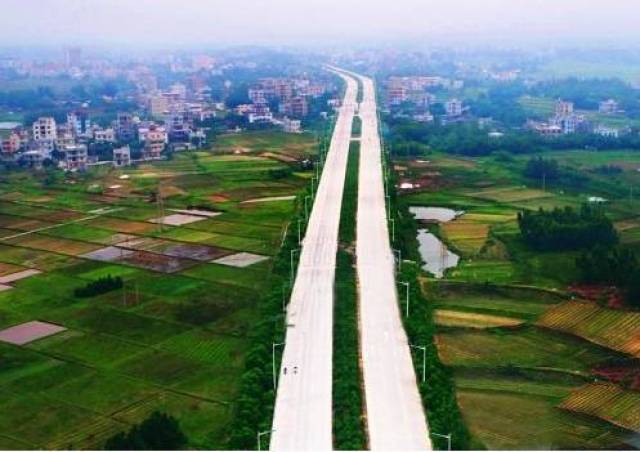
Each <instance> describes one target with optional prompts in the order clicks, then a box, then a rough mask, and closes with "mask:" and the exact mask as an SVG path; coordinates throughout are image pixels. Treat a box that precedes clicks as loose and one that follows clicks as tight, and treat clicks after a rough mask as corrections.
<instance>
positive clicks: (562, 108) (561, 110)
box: [556, 100, 573, 116]
mask: <svg viewBox="0 0 640 452" xmlns="http://www.w3.org/2000/svg"><path fill="white" fill-rule="evenodd" d="M572 114H573V102H566V101H563V100H558V101H557V102H556V116H569V115H572Z"/></svg>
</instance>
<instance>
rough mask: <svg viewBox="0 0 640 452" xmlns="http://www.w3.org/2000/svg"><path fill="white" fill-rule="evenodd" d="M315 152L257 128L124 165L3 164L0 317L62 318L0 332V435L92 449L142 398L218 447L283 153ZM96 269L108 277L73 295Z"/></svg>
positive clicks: (292, 185) (281, 229)
mask: <svg viewBox="0 0 640 452" xmlns="http://www.w3.org/2000/svg"><path fill="white" fill-rule="evenodd" d="M236 147H241V148H242V149H241V152H235V150H236V149H235V148H236ZM315 152H316V144H315V140H314V138H313V136H311V135H308V134H302V135H286V134H282V133H276V132H259V133H246V134H234V135H230V136H221V137H219V139H218V142H217V143H216V144H215V145H214V147H213V148H212V149H211V150H206V151H205V150H203V151H193V152H187V153H176V154H175V155H173V157H172V158H171V159H169V160H165V161H158V162H155V163H150V164H141V165H138V166H135V167H132V168H123V169H118V170H115V169H111V168H106V167H95V168H92V169H90V170H89V171H88V172H87V173H85V174H67V175H63V174H62V173H50V172H43V173H37V174H36V175H35V177H34V175H33V173H26V172H15V173H11V174H3V175H2V176H1V177H0V213H1V214H0V228H1V234H0V275H1V276H2V277H3V278H5V277H9V279H7V282H6V283H3V284H2V285H1V287H0V288H4V290H2V291H0V330H5V329H7V328H10V327H15V326H19V325H23V324H26V325H27V326H25V327H24V328H31V329H32V330H33V329H34V328H41V329H43V328H47V327H44V326H38V325H39V324H37V325H36V324H34V325H30V324H28V323H27V322H33V321H39V322H46V324H51V325H54V326H60V327H64V328H65V330H64V331H58V330H56V333H55V334H50V335H47V336H46V337H39V338H35V336H34V339H33V340H28V341H27V342H24V343H23V344H22V345H16V344H11V343H8V342H2V341H1V340H0V357H1V359H2V361H3V363H5V365H3V366H2V367H1V368H0V393H1V394H2V401H1V402H0V413H3V414H0V448H2V449H7V448H27V449H42V448H54V449H55V448H73V449H94V448H101V447H102V444H103V442H104V441H105V439H106V438H108V437H109V436H111V435H113V434H114V433H116V432H118V431H122V430H125V429H128V428H130V426H131V425H134V424H137V423H140V422H141V421H142V420H143V419H144V418H145V417H147V416H148V415H149V414H150V413H151V412H153V411H155V410H160V411H165V412H167V413H169V414H171V415H173V416H175V417H176V418H177V419H178V421H179V422H180V426H181V428H182V429H183V430H184V431H185V433H186V435H187V437H188V438H189V447H192V448H201V449H215V448H223V447H225V445H226V444H227V437H228V434H229V431H228V429H229V425H230V422H231V419H232V413H233V410H234V401H235V399H236V397H237V394H238V387H239V383H240V380H241V376H242V373H243V370H244V365H245V358H246V353H247V347H248V344H249V343H250V341H251V337H252V330H253V327H254V325H255V323H256V322H257V321H258V320H259V308H260V305H261V300H262V297H263V295H264V293H265V291H266V290H268V289H269V288H270V287H271V284H272V281H271V276H272V258H273V256H274V255H275V254H276V253H277V252H278V251H279V249H280V246H281V243H282V241H283V238H284V236H285V234H286V232H287V231H288V230H289V229H292V230H293V228H297V227H298V222H297V221H295V219H294V215H296V211H297V209H298V208H299V206H300V205H301V202H300V194H301V193H302V192H303V190H304V189H305V188H306V186H307V184H308V174H309V173H305V172H304V171H302V170H301V169H300V168H298V167H297V166H296V162H297V161H298V160H299V159H302V158H307V157H311V158H312V157H313V156H314V154H315ZM270 197H278V198H277V199H271V200H269V201H268V202H244V201H248V200H255V199H262V198H270ZM289 225H291V226H289ZM296 232H297V231H296ZM25 270H37V271H34V272H28V273H23V274H21V275H20V276H21V277H20V278H16V279H15V280H13V279H12V278H11V276H12V275H18V274H20V272H24V271H25ZM106 276H112V277H116V276H118V277H121V278H122V279H123V281H124V287H123V288H122V290H112V291H108V292H106V293H103V294H99V295H95V296H92V297H88V298H77V297H76V296H74V290H75V289H77V288H79V287H84V286H86V285H87V283H89V282H92V281H96V280H98V279H99V278H104V277H106ZM3 281H4V279H3ZM15 331H17V333H19V334H23V333H22V332H21V330H13V331H9V333H7V334H9V336H7V337H16V336H15V334H17V333H15ZM25 331H27V333H28V331H30V330H25ZM34 331H36V333H37V331H39V330H34ZM43 331H48V330H46V329H43ZM11 334H13V336H11ZM28 334H30V333H28ZM34 334H35V333H34ZM1 337H2V336H1V334H0V338H1ZM20 337H21V338H22V337H23V336H20ZM29 339H31V338H30V337H29ZM20 340H21V341H22V339H20Z"/></svg>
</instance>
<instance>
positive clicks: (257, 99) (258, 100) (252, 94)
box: [249, 88, 267, 104]
mask: <svg viewBox="0 0 640 452" xmlns="http://www.w3.org/2000/svg"><path fill="white" fill-rule="evenodd" d="M249 99H251V102H253V103H254V104H264V103H266V102H267V92H266V91H265V90H264V89H262V88H249Z"/></svg>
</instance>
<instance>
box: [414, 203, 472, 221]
mask: <svg viewBox="0 0 640 452" xmlns="http://www.w3.org/2000/svg"><path fill="white" fill-rule="evenodd" d="M409 212H411V213H412V214H413V216H414V217H416V220H424V221H437V222H440V223H446V222H447V221H451V220H453V219H455V218H456V217H458V216H460V215H462V214H463V213H464V212H457V211H455V210H453V209H447V208H445V207H417V206H414V207H409Z"/></svg>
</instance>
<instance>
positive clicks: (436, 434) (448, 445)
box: [431, 432, 451, 450]
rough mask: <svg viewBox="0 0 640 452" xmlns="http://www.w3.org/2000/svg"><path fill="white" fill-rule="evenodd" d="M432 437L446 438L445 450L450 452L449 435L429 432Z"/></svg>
mask: <svg viewBox="0 0 640 452" xmlns="http://www.w3.org/2000/svg"><path fill="white" fill-rule="evenodd" d="M431 434H432V435H433V436H439V437H440V438H447V450H451V433H449V434H447V435H442V434H440V433H434V432H431Z"/></svg>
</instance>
